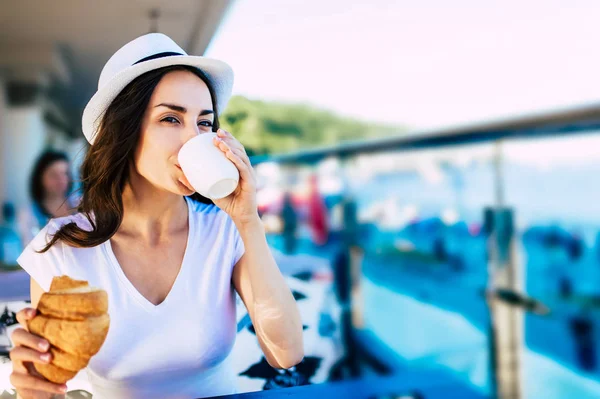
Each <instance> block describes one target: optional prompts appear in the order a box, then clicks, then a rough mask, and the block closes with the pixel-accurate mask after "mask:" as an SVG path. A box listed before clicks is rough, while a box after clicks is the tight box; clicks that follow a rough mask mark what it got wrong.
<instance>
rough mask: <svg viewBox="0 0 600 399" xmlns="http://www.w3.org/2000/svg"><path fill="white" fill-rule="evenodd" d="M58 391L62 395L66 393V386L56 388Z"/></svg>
mask: <svg viewBox="0 0 600 399" xmlns="http://www.w3.org/2000/svg"><path fill="white" fill-rule="evenodd" d="M58 390H59V391H61V392H62V393H65V392H67V386H66V385H62V386H61V387H60V388H58Z"/></svg>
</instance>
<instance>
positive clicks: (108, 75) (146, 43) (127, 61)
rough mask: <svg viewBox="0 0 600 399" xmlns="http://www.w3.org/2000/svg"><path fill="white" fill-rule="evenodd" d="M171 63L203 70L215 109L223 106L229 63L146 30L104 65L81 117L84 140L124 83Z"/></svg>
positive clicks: (93, 133)
mask: <svg viewBox="0 0 600 399" xmlns="http://www.w3.org/2000/svg"><path fill="white" fill-rule="evenodd" d="M171 65H188V66H192V67H196V68H198V69H199V70H201V71H202V72H204V74H205V75H206V76H207V77H208V79H209V81H210V83H211V84H212V87H213V90H214V93H215V96H216V97H217V111H218V112H222V111H223V110H224V109H225V107H226V106H227V102H228V101H229V98H230V97H231V89H232V87H233V70H232V69H231V67H230V66H229V65H227V64H226V63H224V62H223V61H219V60H215V59H212V58H206V57H201V56H192V55H187V53H186V52H185V51H183V49H182V48H181V47H179V46H178V45H177V43H175V42H174V41H173V40H172V39H171V38H169V37H168V36H166V35H164V34H162V33H148V34H146V35H144V36H140V37H138V38H137V39H134V40H132V41H130V42H129V43H127V44H126V45H124V46H123V47H121V48H120V49H119V50H118V51H117V52H116V53H114V54H113V56H112V57H110V59H109V60H108V62H107V63H106V65H104V68H103V69H102V72H101V73H100V79H99V80H98V91H96V93H95V94H94V96H93V97H92V98H91V100H90V101H89V102H88V104H87V105H86V107H85V110H84V111H83V117H82V118H81V124H82V129H83V134H84V135H85V138H86V139H87V141H88V142H89V143H90V144H93V143H94V139H95V136H96V134H97V132H98V127H99V126H100V122H101V121H102V117H103V116H104V112H105V111H106V109H107V108H108V106H109V105H110V104H111V103H112V101H113V100H114V99H115V97H117V95H118V94H119V93H120V92H121V91H122V90H123V89H124V88H125V86H127V85H128V84H129V83H131V82H132V81H133V80H134V79H135V78H137V77H138V76H140V75H143V74H144V73H146V72H149V71H152V70H154V69H159V68H163V67H166V66H171Z"/></svg>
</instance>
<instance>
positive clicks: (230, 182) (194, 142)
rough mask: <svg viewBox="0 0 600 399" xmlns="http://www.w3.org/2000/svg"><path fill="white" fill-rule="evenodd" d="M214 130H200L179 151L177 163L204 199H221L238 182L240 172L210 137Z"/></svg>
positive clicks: (212, 135) (212, 137)
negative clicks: (201, 131) (199, 132)
mask: <svg viewBox="0 0 600 399" xmlns="http://www.w3.org/2000/svg"><path fill="white" fill-rule="evenodd" d="M216 136H217V134H216V133H202V134H200V135H198V136H196V137H194V138H193V139H190V140H189V141H188V142H187V143H185V144H184V145H183V147H181V150H179V154H178V158H179V165H180V166H181V169H182V170H183V174H184V175H185V177H186V178H187V179H188V181H189V182H190V184H191V185H192V187H193V188H194V190H196V191H197V192H198V193H199V194H201V195H203V196H204V197H206V198H210V199H221V198H224V197H227V196H228V195H229V194H231V193H232V192H233V191H234V190H235V188H236V187H237V185H238V182H239V180H240V174H239V172H238V170H237V168H236V167H235V165H234V164H233V162H231V161H230V160H229V159H228V158H227V156H225V154H224V153H223V151H221V150H220V149H219V148H217V147H216V146H215V145H214V143H213V140H214V138H215V137H216Z"/></svg>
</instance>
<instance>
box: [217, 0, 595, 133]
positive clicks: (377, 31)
mask: <svg viewBox="0 0 600 399" xmlns="http://www.w3.org/2000/svg"><path fill="white" fill-rule="evenodd" d="M599 16H600V1H594V0H586V1H578V0H568V1H555V0H544V1H542V0H528V1H524V0H521V1H515V0H504V1H483V0H479V1H477V0H455V1H445V0H437V1H434V0H419V1H416V0H415V1H410V2H409V1H403V0H398V1H391V0H371V1H368V2H367V1H356V0H346V1H341V0H302V1H300V0H285V1H281V0H237V1H236V2H235V3H234V4H233V6H232V7H231V9H230V10H229V12H228V14H227V15H226V17H225V19H224V21H223V23H222V25H221V26H220V28H219V30H218V32H217V34H216V35H215V38H214V39H213V41H212V43H211V45H210V46H209V48H208V50H207V52H206V55H207V56H209V57H215V58H220V59H223V60H225V61H227V62H229V63H230V64H231V65H232V67H233V68H234V71H235V73H236V81H235V86H234V92H235V94H242V95H246V96H249V97H251V98H257V99H264V100H278V101H286V102H305V103H311V104H314V105H317V106H321V107H325V108H328V109H331V110H333V111H335V112H338V113H340V114H343V115H349V116H354V117H356V118H360V119H366V120H370V121H374V122H390V123H397V124H406V125H409V126H411V127H432V126H444V125H451V124H456V123H463V122H471V121H474V120H487V119H496V118H502V117H505V116H511V115H515V114H523V113H528V112H532V111H537V110H552V109H555V108H562V107H565V106H571V105H576V104H582V103H588V102H593V101H598V100H600V84H599V81H600V77H599V72H600V51H599V49H600V46H599V43H600V22H599Z"/></svg>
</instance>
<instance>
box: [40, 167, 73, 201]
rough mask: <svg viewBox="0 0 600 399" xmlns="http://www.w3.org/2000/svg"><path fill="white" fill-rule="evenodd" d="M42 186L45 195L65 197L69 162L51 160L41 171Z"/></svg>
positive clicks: (67, 185) (67, 186)
mask: <svg viewBox="0 0 600 399" xmlns="http://www.w3.org/2000/svg"><path fill="white" fill-rule="evenodd" d="M42 186H43V187H44V193H45V196H46V197H63V198H64V197H66V195H67V190H68V189H69V163H68V162H66V161H55V162H52V163H51V164H50V165H49V166H48V167H47V168H46V170H44V172H43V173H42Z"/></svg>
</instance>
